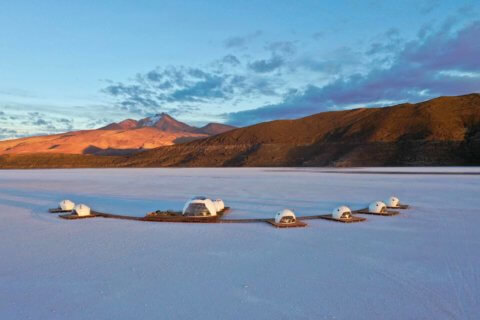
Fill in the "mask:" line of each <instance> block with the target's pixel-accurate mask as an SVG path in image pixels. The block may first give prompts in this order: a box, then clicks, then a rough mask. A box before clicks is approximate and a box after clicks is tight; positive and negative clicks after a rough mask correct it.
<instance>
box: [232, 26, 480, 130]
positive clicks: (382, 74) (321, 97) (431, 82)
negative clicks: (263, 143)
mask: <svg viewBox="0 0 480 320" xmlns="http://www.w3.org/2000/svg"><path fill="white" fill-rule="evenodd" d="M478 39H480V21H474V22H472V23H470V24H468V25H466V26H463V27H462V28H459V29H458V28H457V29H456V28H454V26H453V24H451V23H447V24H444V25H443V26H442V27H441V28H439V29H438V30H436V31H427V32H426V33H425V34H423V35H422V37H418V38H417V39H415V40H412V41H408V42H405V43H403V44H402V45H401V47H400V48H396V47H390V48H388V47H386V48H382V50H380V51H387V53H390V54H391V60H390V63H388V64H380V65H377V66H375V65H372V67H371V69H370V70H369V71H368V72H366V73H355V74H352V75H348V76H342V77H339V78H337V79H335V80H334V81H331V82H330V83H328V84H326V85H324V86H315V85H310V86H307V88H306V89H305V90H304V91H303V92H293V93H292V92H291V93H289V94H287V95H286V96H285V99H284V101H283V102H282V103H279V104H272V105H267V106H263V107H260V108H257V109H252V110H246V111H240V112H234V113H228V114H225V115H224V116H225V117H226V119H227V122H229V123H232V124H236V125H245V124H251V123H254V122H259V121H266V120H272V119H278V118H294V117H299V116H304V115H308V114H312V113H316V112H321V111H325V110H331V109H332V108H344V107H348V106H350V105H353V104H364V105H366V106H368V105H373V104H378V102H379V101H394V102H397V101H398V102H403V101H420V100H426V99H429V98H432V97H435V96H440V95H458V94H465V93H471V92H479V91H480V76H479V74H480V60H479V58H478V57H480V42H478ZM389 50H390V51H389ZM370 53H371V54H377V53H378V52H375V53H372V52H370ZM374 62H375V60H374Z"/></svg>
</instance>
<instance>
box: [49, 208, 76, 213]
mask: <svg viewBox="0 0 480 320" xmlns="http://www.w3.org/2000/svg"><path fill="white" fill-rule="evenodd" d="M72 211H73V210H62V209H60V208H52V209H48V212H50V213H67V212H72Z"/></svg>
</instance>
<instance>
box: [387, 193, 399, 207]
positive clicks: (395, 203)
mask: <svg viewBox="0 0 480 320" xmlns="http://www.w3.org/2000/svg"><path fill="white" fill-rule="evenodd" d="M385 204H386V205H387V207H391V208H398V207H399V206H400V200H398V198H397V197H394V196H391V197H390V198H388V199H387V200H386V201H385Z"/></svg>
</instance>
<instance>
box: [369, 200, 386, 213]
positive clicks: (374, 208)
mask: <svg viewBox="0 0 480 320" xmlns="http://www.w3.org/2000/svg"><path fill="white" fill-rule="evenodd" d="M368 211H370V212H373V213H384V212H386V211H387V205H386V204H385V203H383V202H382V201H374V202H372V203H370V205H369V206H368Z"/></svg>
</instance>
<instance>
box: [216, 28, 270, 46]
mask: <svg viewBox="0 0 480 320" xmlns="http://www.w3.org/2000/svg"><path fill="white" fill-rule="evenodd" d="M261 35H262V31H260V30H257V31H255V32H253V33H249V34H246V35H243V36H234V37H229V38H227V39H225V41H224V42H223V45H224V46H225V48H228V49H232V48H238V49H245V48H246V47H247V45H248V44H249V43H250V42H251V41H253V40H255V39H256V38H258V37H260V36H261Z"/></svg>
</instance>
